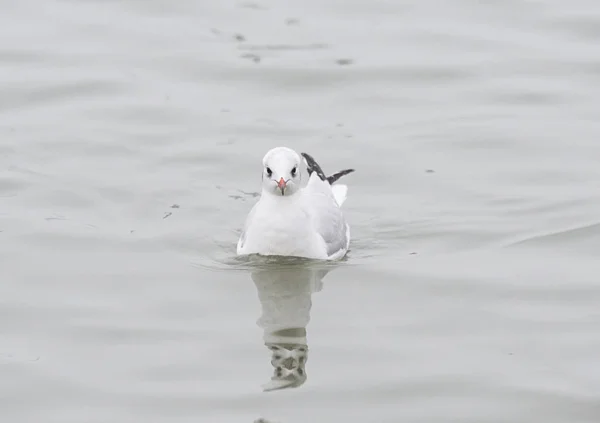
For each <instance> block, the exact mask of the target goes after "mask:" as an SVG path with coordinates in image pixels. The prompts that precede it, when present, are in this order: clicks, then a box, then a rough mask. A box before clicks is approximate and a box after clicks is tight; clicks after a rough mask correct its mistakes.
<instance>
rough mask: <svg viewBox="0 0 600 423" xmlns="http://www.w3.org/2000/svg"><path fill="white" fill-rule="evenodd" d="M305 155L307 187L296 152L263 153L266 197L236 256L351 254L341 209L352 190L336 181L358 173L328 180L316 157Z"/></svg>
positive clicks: (257, 206)
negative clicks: (303, 184) (303, 182)
mask: <svg viewBox="0 0 600 423" xmlns="http://www.w3.org/2000/svg"><path fill="white" fill-rule="evenodd" d="M302 157H303V158H304V163H305V164H306V168H307V171H308V182H307V183H306V185H305V186H304V187H302V186H301V182H302V176H303V175H302V173H301V171H300V164H301V157H300V155H299V154H298V153H296V152H295V151H294V150H292V149H290V148H287V147H276V148H273V149H271V150H269V151H268V152H267V154H265V156H264V158H263V161H262V164H263V169H262V193H261V196H260V199H259V200H258V202H257V203H256V204H255V205H254V207H253V208H252V210H251V211H250V213H249V214H248V217H247V218H246V222H245V225H244V229H243V231H242V234H241V236H240V239H239V241H238V243H237V254H238V255H250V254H258V255H263V256H288V257H289V256H291V257H304V258H310V259H317V260H338V259H341V258H342V257H344V256H345V255H346V253H347V252H348V247H349V245H350V227H349V226H348V224H347V223H346V221H345V219H344V216H343V214H342V210H341V209H340V207H341V206H342V204H343V203H344V201H345V200H346V194H347V192H348V187H347V186H346V185H342V184H335V185H334V183H335V182H336V181H337V180H338V179H339V178H341V177H342V176H344V175H347V174H349V173H351V172H354V169H345V170H342V171H339V172H337V173H334V174H333V175H331V176H329V177H328V176H325V173H323V170H322V169H321V166H319V164H318V163H317V162H316V161H315V159H313V158H312V156H310V155H309V154H307V153H302Z"/></svg>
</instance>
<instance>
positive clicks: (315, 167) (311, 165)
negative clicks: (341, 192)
mask: <svg viewBox="0 0 600 423" xmlns="http://www.w3.org/2000/svg"><path fill="white" fill-rule="evenodd" d="M300 154H301V155H302V157H304V160H306V168H307V169H308V176H310V175H311V174H312V173H313V172H317V175H318V176H319V178H320V179H321V180H322V181H327V182H329V185H333V183H334V182H336V181H337V180H338V179H340V178H341V177H342V176H345V175H347V174H349V173H352V172H354V169H344V170H340V171H339V172H336V173H334V174H333V175H331V176H325V172H323V169H321V166H319V164H318V163H317V161H316V160H315V159H314V158H313V157H312V156H311V155H310V154H308V153H300Z"/></svg>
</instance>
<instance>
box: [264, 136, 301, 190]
mask: <svg viewBox="0 0 600 423" xmlns="http://www.w3.org/2000/svg"><path fill="white" fill-rule="evenodd" d="M300 180H301V177H300V156H299V155H298V153H296V152H295V151H294V150H292V149H290V148H287V147H276V148H274V149H272V150H269V151H268V152H267V154H265V157H264V158H263V173H262V187H263V191H266V192H268V193H270V194H273V195H277V196H280V197H281V196H286V197H287V196H290V195H292V194H294V193H295V192H297V191H298V190H299V189H300Z"/></svg>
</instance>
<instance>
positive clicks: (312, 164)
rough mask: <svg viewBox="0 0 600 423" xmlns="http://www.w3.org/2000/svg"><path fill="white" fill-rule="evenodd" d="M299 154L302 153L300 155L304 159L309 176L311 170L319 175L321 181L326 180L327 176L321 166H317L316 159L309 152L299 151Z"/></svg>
mask: <svg viewBox="0 0 600 423" xmlns="http://www.w3.org/2000/svg"><path fill="white" fill-rule="evenodd" d="M300 154H301V155H302V157H304V160H306V168H307V169H308V175H309V176H310V175H311V174H312V173H313V172H317V175H318V176H319V178H321V180H322V181H325V180H327V177H326V176H325V173H324V172H323V169H321V166H319V164H318V163H317V161H316V160H315V159H314V158H313V157H312V156H311V155H310V154H308V153H300Z"/></svg>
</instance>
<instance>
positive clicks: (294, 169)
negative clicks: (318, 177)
mask: <svg viewBox="0 0 600 423" xmlns="http://www.w3.org/2000/svg"><path fill="white" fill-rule="evenodd" d="M297 171H298V169H296V168H295V167H294V168H293V169H292V176H296V172H297Z"/></svg>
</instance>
